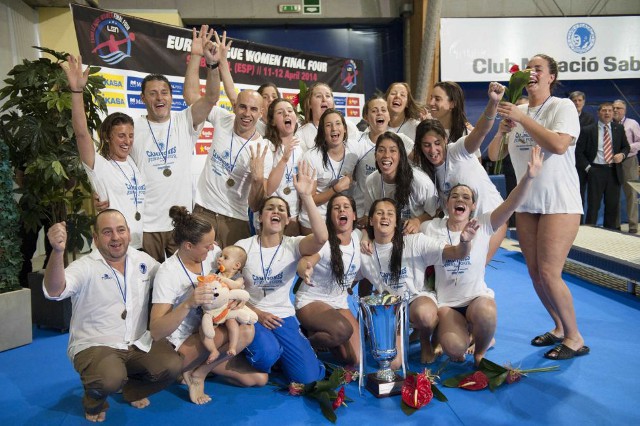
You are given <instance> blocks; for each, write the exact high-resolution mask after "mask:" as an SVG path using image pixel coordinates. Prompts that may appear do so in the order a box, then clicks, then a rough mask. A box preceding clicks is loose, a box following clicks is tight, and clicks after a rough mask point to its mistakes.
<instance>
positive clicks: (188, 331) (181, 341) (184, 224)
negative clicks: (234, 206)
mask: <svg viewBox="0 0 640 426" xmlns="http://www.w3.org/2000/svg"><path fill="white" fill-rule="evenodd" d="M169 215H170V216H171V218H172V219H173V224H174V239H175V242H176V244H178V245H179V248H178V250H177V251H176V252H175V253H174V254H173V256H171V257H170V258H169V259H167V260H166V262H164V263H163V264H162V265H161V266H160V269H158V273H157V274H156V277H155V280H154V287H153V307H152V308H151V321H150V330H151V335H152V336H153V338H154V340H159V339H164V338H167V339H168V340H169V342H170V343H171V344H172V345H173V346H174V347H175V348H176V351H178V353H179V354H180V355H181V356H182V368H183V378H184V381H185V382H186V384H187V385H188V387H189V397H190V399H191V401H192V402H193V403H195V404H206V403H207V402H209V401H211V398H210V397H209V395H207V394H205V393H204V379H205V378H206V377H207V374H208V373H209V372H210V371H213V372H214V373H216V374H218V375H220V376H222V377H225V378H226V379H227V380H229V381H230V382H232V383H234V384H238V385H242V386H256V385H258V386H261V385H264V384H265V383H266V380H267V376H266V374H264V373H260V372H257V371H252V369H251V368H250V367H249V366H248V365H247V362H246V360H245V359H244V358H243V357H242V356H239V357H237V358H233V359H229V357H227V356H226V349H222V347H223V346H226V345H227V343H228V340H229V339H228V333H227V329H226V327H225V326H224V325H220V326H218V327H217V328H216V335H215V338H214V343H215V345H216V347H217V348H218V349H219V352H220V353H221V354H223V355H222V356H219V357H218V358H217V359H210V358H211V357H210V356H209V350H207V348H205V346H204V345H203V343H202V339H201V338H200V335H199V333H198V329H199V327H200V323H201V322H202V312H201V311H200V310H199V309H198V308H199V307H200V306H201V305H204V304H207V303H211V302H212V301H213V290H212V289H211V288H210V287H207V286H201V287H198V276H204V275H207V274H210V273H212V271H215V270H217V268H216V262H215V260H216V257H217V256H218V255H219V254H220V248H219V247H217V246H216V245H215V231H214V230H213V227H212V225H211V223H210V222H209V221H208V220H207V219H206V218H204V217H202V216H200V215H199V214H198V213H193V214H191V213H189V212H188V211H187V209H186V208H185V207H179V206H173V207H171V210H170V211H169ZM239 330H240V336H239V342H238V350H242V349H243V348H244V347H245V346H247V344H249V342H251V340H252V339H253V334H254V329H253V326H251V325H241V326H240V327H239Z"/></svg>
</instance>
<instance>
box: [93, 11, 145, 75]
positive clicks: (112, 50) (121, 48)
mask: <svg viewBox="0 0 640 426" xmlns="http://www.w3.org/2000/svg"><path fill="white" fill-rule="evenodd" d="M135 39H136V35H135V34H134V33H133V32H132V31H131V27H130V25H129V23H128V22H127V20H126V19H124V18H123V17H122V16H120V15H118V14H117V13H113V12H105V13H103V14H102V15H100V16H99V17H98V18H97V19H96V20H95V21H93V23H92V24H91V34H90V40H91V45H92V46H94V47H93V50H92V51H91V52H92V53H97V54H98V56H99V57H100V59H102V60H103V61H105V62H106V63H107V64H109V65H115V64H117V63H118V62H121V61H122V60H124V59H126V58H129V57H131V45H132V43H133V42H134V41H135Z"/></svg>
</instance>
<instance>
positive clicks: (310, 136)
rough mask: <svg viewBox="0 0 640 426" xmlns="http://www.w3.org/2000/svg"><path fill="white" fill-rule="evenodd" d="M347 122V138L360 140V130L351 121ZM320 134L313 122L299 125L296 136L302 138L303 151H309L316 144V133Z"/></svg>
mask: <svg viewBox="0 0 640 426" xmlns="http://www.w3.org/2000/svg"><path fill="white" fill-rule="evenodd" d="M346 122H347V138H348V139H353V140H358V138H359V137H360V130H358V128H357V127H356V125H355V124H353V123H352V122H351V121H349V120H346ZM317 134H318V128H317V127H316V125H315V124H313V123H307V124H303V125H302V126H300V127H298V131H297V132H296V136H297V137H298V138H299V139H300V148H302V150H303V151H305V152H306V151H309V150H310V149H312V148H314V147H315V146H316V135H317Z"/></svg>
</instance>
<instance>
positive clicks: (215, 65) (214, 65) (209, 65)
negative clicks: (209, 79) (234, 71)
mask: <svg viewBox="0 0 640 426" xmlns="http://www.w3.org/2000/svg"><path fill="white" fill-rule="evenodd" d="M218 65H219V63H218V62H216V63H215V64H207V68H209V69H210V70H215V69H216V68H218Z"/></svg>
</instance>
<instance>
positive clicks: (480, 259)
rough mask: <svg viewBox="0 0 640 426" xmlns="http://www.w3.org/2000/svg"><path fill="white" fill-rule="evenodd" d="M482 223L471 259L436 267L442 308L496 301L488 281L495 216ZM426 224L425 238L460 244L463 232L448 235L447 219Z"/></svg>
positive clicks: (482, 217) (484, 218) (483, 218)
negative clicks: (482, 298)
mask: <svg viewBox="0 0 640 426" xmlns="http://www.w3.org/2000/svg"><path fill="white" fill-rule="evenodd" d="M476 161H477V160H476ZM478 222H479V224H480V228H478V231H477V232H476V235H475V236H474V238H473V241H472V242H471V252H470V253H469V256H467V257H466V258H464V259H460V260H447V261H445V262H444V264H437V265H435V272H436V295H437V298H438V306H452V307H462V306H467V305H469V303H471V301H473V299H475V298H477V297H480V296H485V297H491V298H493V297H494V293H493V290H491V289H490V288H489V287H487V284H486V282H485V281H484V271H485V263H486V261H487V252H488V251H489V240H491V235H493V233H494V230H493V229H492V228H491V212H487V213H484V214H482V215H480V216H479V217H478ZM425 223H426V224H427V225H426V227H424V228H426V229H424V230H423V232H424V234H425V235H427V236H429V237H431V238H433V239H436V240H438V241H443V242H445V243H446V244H449V245H454V246H455V245H458V244H459V243H460V232H459V231H457V232H454V231H448V229H447V219H446V218H436V219H433V220H430V221H428V222H425ZM421 230H422V229H421Z"/></svg>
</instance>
